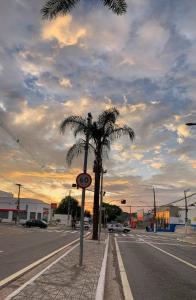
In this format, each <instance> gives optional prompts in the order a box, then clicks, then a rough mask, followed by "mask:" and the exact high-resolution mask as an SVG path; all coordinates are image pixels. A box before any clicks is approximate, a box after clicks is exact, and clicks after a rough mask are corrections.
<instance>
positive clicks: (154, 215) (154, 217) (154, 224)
mask: <svg viewBox="0 0 196 300" xmlns="http://www.w3.org/2000/svg"><path fill="white" fill-rule="evenodd" d="M152 189H153V197H154V214H153V230H154V232H156V198H155V188H154V186H153V187H152Z"/></svg>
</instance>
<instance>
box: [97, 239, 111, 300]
mask: <svg viewBox="0 0 196 300" xmlns="http://www.w3.org/2000/svg"><path fill="white" fill-rule="evenodd" d="M109 238H110V237H109V234H108V237H107V241H106V247H105V252H104V257H103V261H102V266H101V271H100V274H99V280H98V284H97V289H96V296H95V300H103V299H104V290H105V279H106V267H107V258H108V248H109Z"/></svg>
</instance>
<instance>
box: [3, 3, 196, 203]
mask: <svg viewBox="0 0 196 300" xmlns="http://www.w3.org/2000/svg"><path fill="white" fill-rule="evenodd" d="M42 4H43V2H42V1H41V0H35V1H26V0H10V1H6V0H2V1H1V3H0V26H1V28H3V30H1V32H0V154H1V155H0V162H1V171H0V176H1V179H2V181H1V186H0V189H4V190H7V191H8V192H14V193H16V187H15V186H14V184H15V182H17V181H18V182H21V183H22V184H23V185H24V187H26V190H25V188H24V189H23V195H25V196H28V195H29V196H33V195H34V197H36V198H43V199H44V200H46V201H48V202H49V201H54V200H55V201H60V200H61V198H62V197H64V195H65V193H67V194H68V192H69V189H70V188H71V184H72V183H73V182H75V178H76V175H77V174H78V173H79V172H80V171H81V170H82V161H83V157H82V156H81V157H79V158H78V159H76V160H75V161H74V162H73V165H72V166H71V167H68V166H67V165H66V162H65V158H66V152H67V150H68V149H69V147H70V146H71V145H72V144H73V143H74V141H75V140H74V137H73V133H72V132H71V131H70V130H67V131H66V132H65V135H61V134H60V132H59V125H60V123H61V121H62V120H63V118H64V117H67V116H69V115H75V114H76V115H82V116H83V117H86V116H87V113H88V112H91V113H92V115H93V119H96V118H97V116H98V114H99V113H100V112H102V111H103V110H105V109H107V108H109V107H112V106H116V107H117V108H118V109H119V112H120V116H119V120H118V123H119V124H120V125H122V124H127V125H128V126H130V127H132V128H133V129H134V131H135V134H136V138H135V140H134V142H133V143H131V142H130V141H129V140H128V139H127V138H125V137H123V138H122V139H120V140H118V141H116V142H115V143H114V144H113V145H112V150H111V152H110V153H109V160H107V159H106V158H105V159H104V167H105V168H107V170H108V172H107V174H106V175H105V177H104V189H105V190H106V191H107V193H106V196H105V201H108V202H109V201H113V200H115V201H116V203H118V201H119V200H120V199H128V200H129V201H130V203H131V204H132V205H142V203H143V205H144V204H145V205H151V204H152V201H153V195H152V185H154V186H155V187H156V192H157V197H158V200H157V201H158V203H159V204H162V203H168V202H170V201H172V200H175V199H178V198H179V197H181V196H183V190H184V189H185V188H190V189H191V191H192V192H195V190H194V188H195V186H196V179H195V178H196V177H195V169H196V156H195V148H196V128H195V127H192V128H189V127H187V126H186V125H185V123H187V122H196V76H195V74H196V73H195V72H196V58H195V51H196V39H195V37H196V33H195V19H196V3H195V1H192V0H190V1H188V2H186V1H183V0H173V1H170V0H165V1H154V0H129V1H128V7H129V8H128V12H127V14H126V15H124V16H116V15H114V14H113V13H112V12H111V11H109V10H108V9H106V8H105V7H104V6H102V5H98V4H97V3H96V1H86V0H81V1H80V4H79V5H78V6H77V7H76V8H75V9H74V10H73V11H72V12H71V14H69V15H67V16H64V17H63V16H60V17H57V18H56V19H55V20H53V21H51V22H49V21H43V20H42V19H41V16H40V8H41V6H42ZM93 159H94V158H93V155H92V154H91V155H90V156H89V164H88V168H89V172H90V173H91V174H92V176H93V175H94V174H93V171H92V165H93ZM72 193H73V195H75V196H76V197H77V198H78V200H80V195H81V191H80V190H72ZM92 198H93V193H91V192H88V193H87V206H88V208H91V207H92V201H93V200H92ZM135 209H136V208H135Z"/></svg>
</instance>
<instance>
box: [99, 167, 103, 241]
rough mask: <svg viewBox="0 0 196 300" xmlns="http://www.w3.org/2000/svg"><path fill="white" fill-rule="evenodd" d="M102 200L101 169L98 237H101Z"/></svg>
mask: <svg viewBox="0 0 196 300" xmlns="http://www.w3.org/2000/svg"><path fill="white" fill-rule="evenodd" d="M102 202H103V169H102V171H101V189H100V205H99V238H98V241H99V242H100V238H101V218H102Z"/></svg>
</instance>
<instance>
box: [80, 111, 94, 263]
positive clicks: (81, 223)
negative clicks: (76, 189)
mask: <svg viewBox="0 0 196 300" xmlns="http://www.w3.org/2000/svg"><path fill="white" fill-rule="evenodd" d="M91 123H92V115H91V113H88V118H87V126H88V129H87V132H86V142H85V152H84V165H83V172H84V173H86V171H87V162H88V144H89V127H90V125H91ZM81 202H82V203H81V217H80V256H79V265H80V266H82V263H83V235H84V205H85V189H82V201H81Z"/></svg>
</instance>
